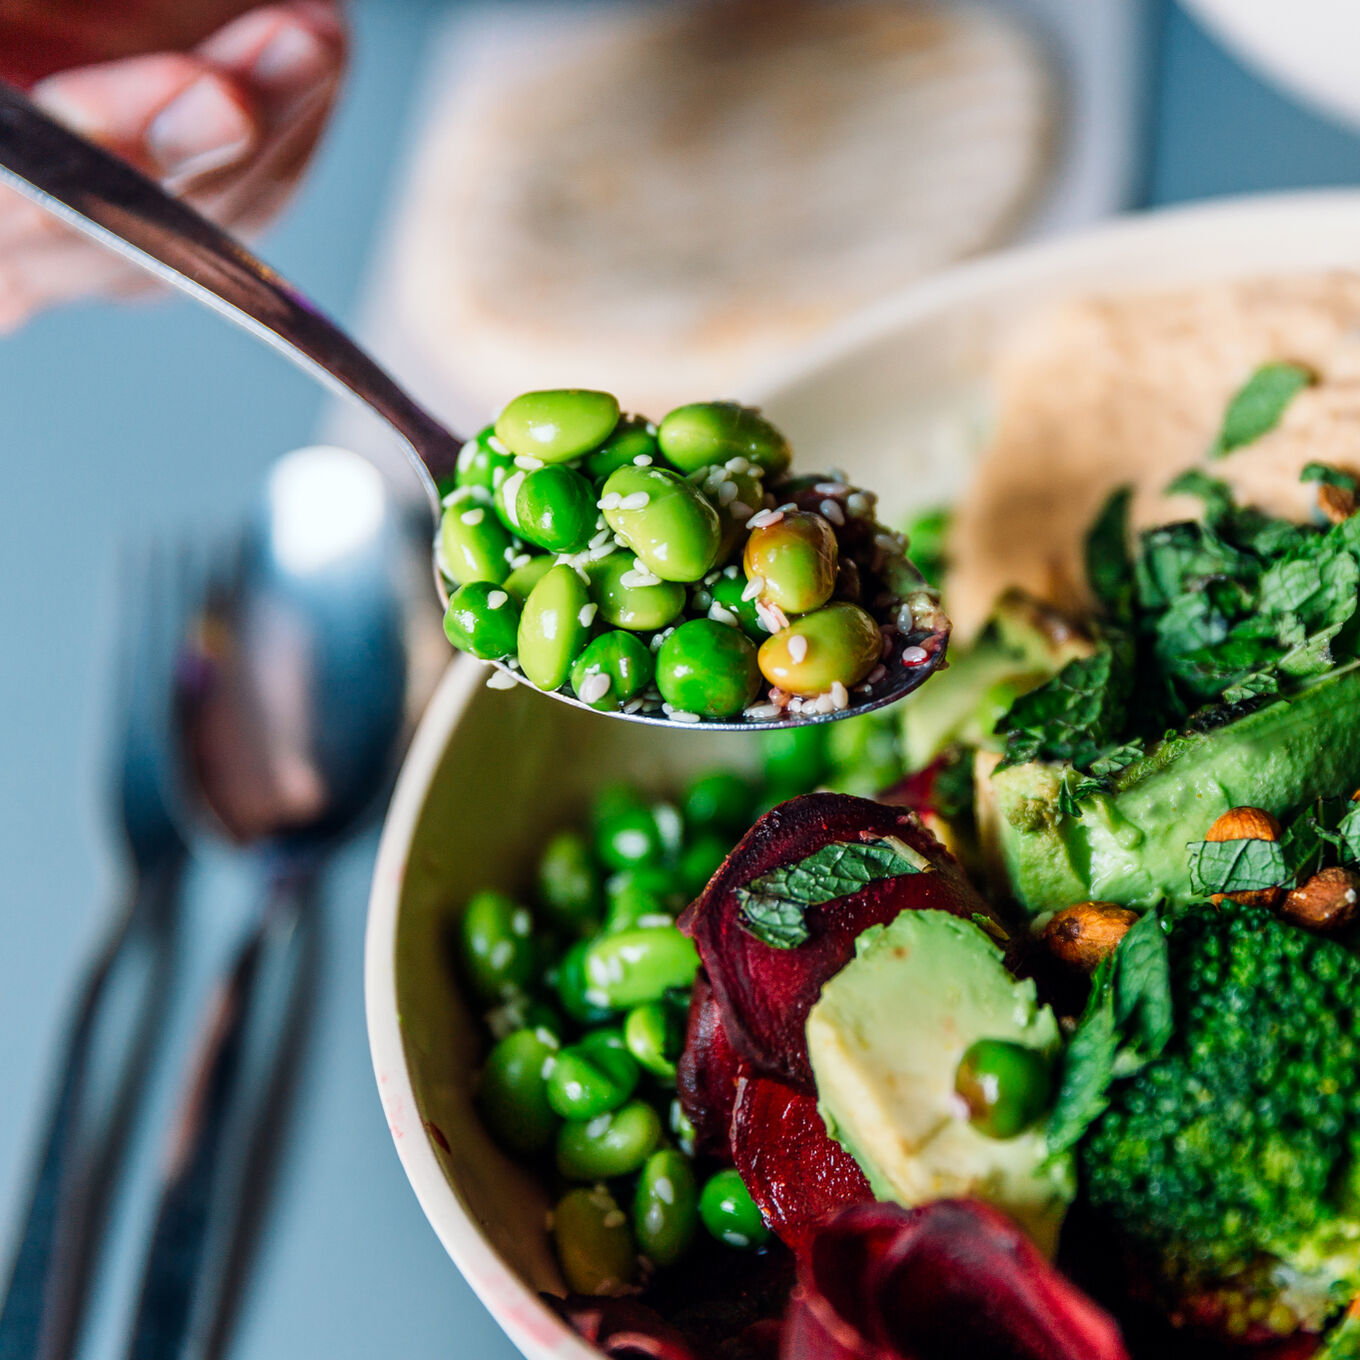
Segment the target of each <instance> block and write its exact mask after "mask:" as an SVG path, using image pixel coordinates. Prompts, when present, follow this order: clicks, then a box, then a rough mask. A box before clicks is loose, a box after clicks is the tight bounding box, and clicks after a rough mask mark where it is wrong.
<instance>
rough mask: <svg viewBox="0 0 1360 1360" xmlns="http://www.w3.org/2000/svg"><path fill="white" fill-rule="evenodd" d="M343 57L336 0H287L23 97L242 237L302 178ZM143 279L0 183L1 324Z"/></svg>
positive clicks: (51, 81) (50, 82) (65, 73)
mask: <svg viewBox="0 0 1360 1360" xmlns="http://www.w3.org/2000/svg"><path fill="white" fill-rule="evenodd" d="M2 26H3V7H0V27H2ZM167 36H168V35H167ZM344 63H345V28H344V23H343V20H342V19H341V16H340V14H339V10H338V8H337V5H336V4H335V3H333V0H286V3H280V4H269V5H264V6H262V7H260V8H257V9H252V10H249V11H248V12H247V13H244V14H241V15H240V16H239V17H237V18H235V19H232V20H231V21H230V22H228V23H226V24H225V25H224V26H223V27H221V28H219V29H217V30H216V31H215V32H214V33H212V34H210V35H209V36H208V37H207V38H205V39H204V40H203V41H202V42H200V43H199V44H198V45H197V46H195V47H193V48H191V49H190V50H188V51H184V52H179V51H163V52H155V53H151V54H149V55H140V56H127V57H122V58H119V59H115V60H110V61H102V62H96V63H94V64H90V65H82V66H77V67H74V68H71V69H67V70H62V71H60V72H58V73H57V74H55V75H50V76H47V77H46V78H44V79H42V80H39V81H38V82H37V83H36V84H35V85H34V86H33V87H32V89H31V91H30V93H31V94H32V97H33V98H34V100H35V101H36V102H37V103H39V104H41V105H42V106H43V107H44V108H45V109H46V110H47V111H48V112H49V113H51V114H52V115H53V116H54V117H56V118H58V119H59V120H60V121H61V122H63V123H65V124H66V125H67V126H68V127H71V128H73V129H74V130H75V131H77V132H79V133H82V134H83V135H84V136H86V137H89V138H90V139H91V140H93V141H96V142H99V143H100V144H101V145H102V146H105V147H107V148H108V149H109V150H111V151H114V152H116V153H117V154H118V155H120V156H122V157H124V158H125V159H126V160H128V161H131V162H132V164H134V165H136V166H137V167H138V168H139V169H141V170H143V171H145V172H146V173H147V174H149V175H150V176H151V177H152V178H154V179H156V180H158V181H159V182H160V183H161V184H162V185H163V186H164V187H165V188H166V189H167V190H169V191H170V192H171V193H174V194H176V195H179V196H181V197H183V198H184V199H186V200H187V201H188V202H190V203H192V204H193V205H194V206H195V207H196V208H198V209H199V211H201V212H203V213H205V214H206V215H207V216H208V217H210V218H212V219H213V220H214V221H215V222H218V223H220V224H221V225H223V226H225V227H228V228H230V229H231V230H233V231H236V232H249V231H251V230H254V229H256V228H258V227H260V226H261V225H263V224H264V223H265V222H266V221H267V220H268V219H269V218H270V217H271V216H272V215H273V214H274V213H275V212H276V211H277V210H278V208H279V207H280V206H281V205H282V203H283V202H284V201H285V199H286V198H287V196H288V194H289V192H290V191H291V190H292V188H293V187H294V185H295V184H296V182H297V180H298V178H299V176H300V175H301V172H302V169H303V167H304V166H305V164H306V162H307V159H308V157H309V156H310V154H311V152H312V150H313V148H314V147H315V145H316V142H317V139H318V137H319V136H320V134H321V130H322V128H323V127H324V125H325V122H326V118H327V115H328V114H329V112H330V109H331V106H332V104H333V102H334V99H335V95H336V91H337V90H338V88H339V84H340V78H341V75H342V73H343V70H344ZM142 283H143V276H142V275H141V274H140V272H139V271H137V270H136V269H135V268H134V267H133V266H131V265H129V264H128V263H126V262H125V261H123V260H120V259H119V258H118V257H116V256H114V255H112V254H110V253H108V252H107V251H105V250H103V249H101V248H100V247H98V246H95V245H93V244H92V243H90V242H88V241H86V240H85V239H84V238H83V237H81V236H79V235H78V234H76V233H75V232H73V231H71V230H70V229H69V228H67V227H64V226H62V225H61V224H60V223H59V222H58V221H57V220H56V219H55V218H53V217H52V216H50V215H49V214H48V213H46V212H44V211H43V210H42V209H40V208H38V207H36V206H35V205H33V204H31V203H30V202H28V200H26V199H24V198H22V197H21V196H20V195H19V194H17V193H15V192H14V191H13V190H9V189H0V330H8V329H13V328H14V327H17V326H19V325H20V324H22V323H23V322H24V321H25V320H27V319H28V318H29V317H30V316H32V315H33V314H34V313H36V312H38V311H41V310H42V309H43V308H45V307H47V306H50V305H52V304H55V303H59V302H65V301H71V300H74V299H77V298H84V297H91V296H96V295H108V294H121V293H128V292H131V291H134V290H135V289H136V288H137V287H138V286H139V285H141V284H142Z"/></svg>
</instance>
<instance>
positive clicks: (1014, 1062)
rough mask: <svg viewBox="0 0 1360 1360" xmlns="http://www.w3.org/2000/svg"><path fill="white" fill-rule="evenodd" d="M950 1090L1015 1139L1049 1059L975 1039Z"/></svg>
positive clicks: (977, 1123) (1035, 1106) (1049, 1083)
mask: <svg viewBox="0 0 1360 1360" xmlns="http://www.w3.org/2000/svg"><path fill="white" fill-rule="evenodd" d="M587 976H588V974H587ZM954 1090H955V1091H956V1092H957V1093H958V1094H959V1096H961V1097H962V1099H963V1102H964V1104H965V1105H967V1107H968V1122H969V1123H970V1124H972V1126H973V1127H974V1128H975V1129H976V1130H977V1131H978V1132H979V1133H981V1134H985V1135H986V1136H987V1137H988V1138H1014V1137H1016V1135H1017V1134H1021V1133H1023V1132H1024V1131H1025V1130H1026V1129H1027V1128H1029V1127H1030V1126H1031V1125H1033V1124H1035V1123H1037V1122H1038V1120H1040V1119H1041V1118H1042V1117H1043V1115H1044V1113H1045V1111H1046V1110H1047V1109H1048V1106H1049V1102H1050V1101H1051V1099H1052V1096H1053V1073H1052V1068H1051V1065H1050V1063H1049V1060H1048V1058H1047V1057H1046V1056H1045V1055H1044V1054H1042V1053H1040V1052H1039V1051H1038V1050H1037V1049H1034V1048H1027V1047H1026V1046H1025V1045H1024V1044H1017V1043H1012V1042H1011V1041H1010V1040H1007V1039H979V1040H978V1041H977V1042H976V1043H975V1044H973V1045H972V1046H971V1047H970V1048H969V1049H968V1051H967V1052H966V1053H965V1054H964V1055H963V1058H962V1059H961V1060H960V1062H959V1067H958V1071H957V1072H956V1073H955V1076H954Z"/></svg>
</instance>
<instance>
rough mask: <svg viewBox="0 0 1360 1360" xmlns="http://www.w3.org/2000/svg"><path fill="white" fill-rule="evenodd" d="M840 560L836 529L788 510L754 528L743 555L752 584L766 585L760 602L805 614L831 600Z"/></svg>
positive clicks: (816, 517)
mask: <svg viewBox="0 0 1360 1360" xmlns="http://www.w3.org/2000/svg"><path fill="white" fill-rule="evenodd" d="M837 561H838V554H837V549H836V534H835V531H834V530H833V529H832V527H831V525H830V524H829V523H828V522H827V521H826V520H824V519H823V518H822V517H821V516H820V515H814V514H812V513H811V512H810V511H807V510H786V511H784V513H783V518H782V519H779V520H777V521H776V522H775V523H773V524H764V525H762V526H761V527H760V528H758V529H752V530H751V533H750V536H749V537H748V538H747V540H746V549H745V551H744V552H743V554H742V566H743V568H744V569H745V572H746V578H747V580H748V581H753V580H758V581H759V582H760V583H761V591H760V598H761V600H762V601H764V603H766V604H769V605H775V606H776V607H778V608H779V609H782V610H783V611H784V612H785V613H786V614H806V613H807V612H808V610H810V609H818V608H820V607H821V606H822V605H824V604H825V603H826V602H827V601H828V600H829V599H830V598H831V592H832V591H833V590H835V588H836V566H837ZM753 588H754V587H753Z"/></svg>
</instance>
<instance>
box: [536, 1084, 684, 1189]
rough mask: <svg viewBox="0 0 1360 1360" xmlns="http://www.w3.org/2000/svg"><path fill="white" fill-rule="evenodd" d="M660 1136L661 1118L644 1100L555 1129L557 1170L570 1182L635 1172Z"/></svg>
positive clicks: (609, 1177)
mask: <svg viewBox="0 0 1360 1360" xmlns="http://www.w3.org/2000/svg"><path fill="white" fill-rule="evenodd" d="M660 1137H661V1120H660V1118H659V1117H658V1116H657V1113H656V1111H655V1110H654V1109H652V1107H651V1106H650V1105H648V1104H647V1102H646V1101H645V1100H630V1101H629V1102H628V1104H626V1105H623V1106H621V1107H620V1108H619V1109H617V1110H611V1111H609V1113H607V1114H597V1115H596V1116H595V1117H594V1118H593V1119H576V1120H572V1121H571V1122H570V1123H567V1124H563V1125H562V1127H561V1128H560V1129H559V1130H558V1131H557V1169H558V1170H559V1171H560V1172H561V1173H562V1174H563V1175H564V1176H565V1177H566V1178H567V1179H568V1180H572V1181H596V1180H609V1179H611V1178H612V1177H614V1176H626V1175H628V1173H629V1172H630V1171H636V1170H637V1169H638V1167H640V1166H641V1165H642V1164H643V1162H645V1161H646V1160H647V1156H648V1154H649V1153H650V1152H651V1151H652V1149H653V1148H654V1147H655V1146H656V1143H657V1139H658V1138H660Z"/></svg>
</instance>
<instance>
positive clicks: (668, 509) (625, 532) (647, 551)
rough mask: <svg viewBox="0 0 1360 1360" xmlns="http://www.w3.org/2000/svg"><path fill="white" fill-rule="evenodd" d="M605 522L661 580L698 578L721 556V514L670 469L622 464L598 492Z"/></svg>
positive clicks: (698, 491)
mask: <svg viewBox="0 0 1360 1360" xmlns="http://www.w3.org/2000/svg"><path fill="white" fill-rule="evenodd" d="M600 505H601V508H602V509H603V510H604V518H605V523H606V524H608V525H609V527H610V528H611V529H613V531H614V532H615V533H616V534H618V535H619V537H620V538H622V539H623V540H624V542H626V543H627V544H628V546H629V547H630V548H631V549H632V550H633V552H634V554H635V555H636V556H637V558H638V560H639V561H640V562H641V563H642V564H643V566H645V567H646V568H647V570H648V571H650V572H651V573H652V574H653V575H654V576H659V577H660V578H661V580H663V581H697V580H698V579H699V578H700V577H701V576H702V575H703V574H704V573H705V572H706V571H707V570H708V569H709V568H710V567H711V566H712V565H713V561H714V559H715V558H716V557H717V555H718V544H719V542H720V540H721V538H722V526H721V525H720V524H719V522H718V512H717V511H716V510H715V509H714V508H713V506H712V505H710V504H709V502H708V500H707V498H706V497H705V496H704V494H703V492H701V491H700V490H699V489H698V487H696V486H694V484H693V483H691V482H688V481H686V480H685V478H683V477H682V476H680V474H679V473H676V472H672V471H670V469H669V468H658V467H621V468H619V469H618V470H617V471H615V472H613V473H611V474H610V476H609V480H608V481H606V482H605V484H604V489H603V492H602V494H601V496H600Z"/></svg>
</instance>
